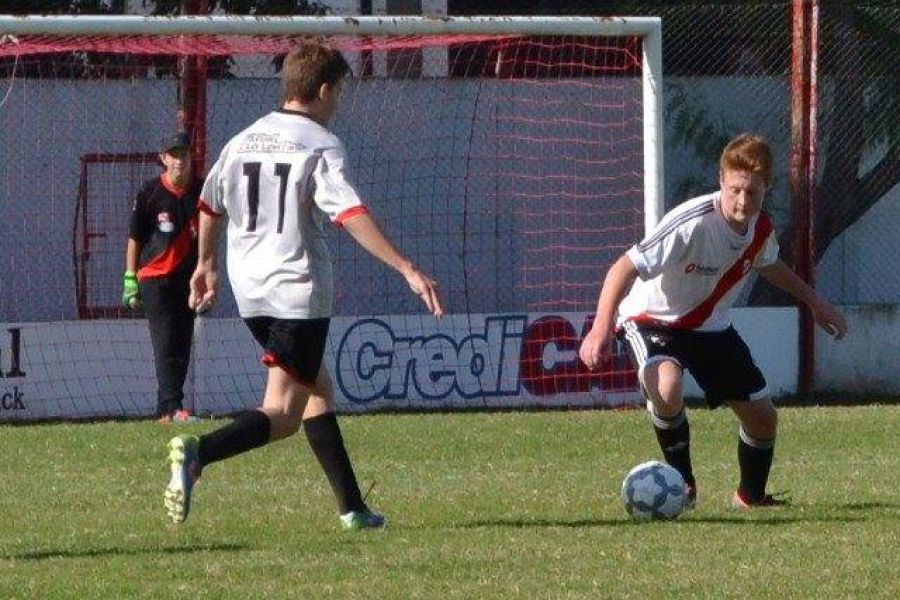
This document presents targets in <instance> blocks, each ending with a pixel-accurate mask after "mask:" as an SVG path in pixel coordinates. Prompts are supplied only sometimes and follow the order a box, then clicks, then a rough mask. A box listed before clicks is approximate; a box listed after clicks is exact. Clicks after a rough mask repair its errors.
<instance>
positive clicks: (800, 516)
mask: <svg viewBox="0 0 900 600" xmlns="http://www.w3.org/2000/svg"><path fill="white" fill-rule="evenodd" d="M823 507H824V506H823ZM827 508H830V509H835V510H839V511H841V510H843V511H848V512H855V513H858V512H860V511H868V510H877V509H885V508H887V509H891V508H900V506H898V505H897V504H893V503H884V502H859V503H852V504H839V505H833V506H827ZM866 520H868V517H866V516H863V515H859V514H848V515H840V514H825V515H822V514H819V515H811V514H804V513H802V512H801V513H797V512H795V511H792V510H791V509H784V510H780V509H765V510H757V511H754V512H740V513H739V512H736V513H734V516H720V515H710V516H703V515H702V514H700V515H698V514H696V513H694V514H691V515H685V517H684V518H682V519H679V520H678V522H679V523H685V524H690V523H704V524H705V523H713V524H722V525H747V524H749V525H791V524H794V523H857V522H860V521H866ZM641 524H643V523H642V522H636V521H632V520H630V519H626V518H624V517H623V518H621V519H525V518H519V519H516V518H508V519H485V520H478V521H471V522H468V523H462V524H459V525H457V526H456V527H459V528H462V529H471V528H476V527H515V528H525V527H620V526H623V525H625V526H629V527H631V526H635V525H641Z"/></svg>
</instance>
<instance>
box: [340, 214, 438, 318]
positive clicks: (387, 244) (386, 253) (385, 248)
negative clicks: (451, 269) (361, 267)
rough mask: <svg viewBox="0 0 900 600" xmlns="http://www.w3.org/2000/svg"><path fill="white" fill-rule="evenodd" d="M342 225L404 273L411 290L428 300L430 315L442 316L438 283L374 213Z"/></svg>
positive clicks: (386, 261)
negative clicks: (399, 245)
mask: <svg viewBox="0 0 900 600" xmlns="http://www.w3.org/2000/svg"><path fill="white" fill-rule="evenodd" d="M343 225H344V229H346V230H347V232H348V233H349V234H350V235H352V236H353V239H355V240H356V242H357V243H358V244H359V245H360V246H362V247H363V248H365V249H366V251H368V252H369V253H370V254H371V255H372V256H374V257H375V258H377V259H379V260H381V261H382V262H384V263H385V264H387V265H388V266H390V267H392V268H394V269H395V270H397V271H399V272H400V274H401V275H403V277H404V278H405V279H406V283H408V284H409V289H411V290H412V292H413V293H414V294H415V295H416V296H418V297H419V298H420V299H421V300H422V302H424V303H425V306H427V307H428V311H429V312H430V313H431V314H433V315H434V316H436V317H441V316H443V314H444V306H443V302H442V301H441V295H440V293H439V292H438V287H437V282H436V281H435V280H434V279H432V278H431V277H429V276H428V275H426V274H425V273H423V272H421V271H420V270H419V269H417V268H416V267H415V265H413V264H412V263H411V262H409V261H408V260H407V259H406V258H405V257H404V256H403V255H402V254H400V252H399V250H397V248H395V247H394V244H392V243H391V241H390V240H389V239H388V238H387V236H386V235H385V234H384V233H383V232H382V231H381V228H380V227H378V224H377V223H376V222H375V220H374V219H373V218H372V217H371V216H369V215H368V214H366V213H362V214H358V215H356V216H354V217H351V218H349V219H347V220H346V221H344V223H343Z"/></svg>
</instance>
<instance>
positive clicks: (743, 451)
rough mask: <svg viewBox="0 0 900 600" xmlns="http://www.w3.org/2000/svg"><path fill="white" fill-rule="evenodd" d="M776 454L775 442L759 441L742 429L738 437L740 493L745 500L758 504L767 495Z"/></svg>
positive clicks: (772, 440)
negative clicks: (770, 472) (770, 471)
mask: <svg viewBox="0 0 900 600" xmlns="http://www.w3.org/2000/svg"><path fill="white" fill-rule="evenodd" d="M774 454H775V440H774V438H773V439H771V440H757V439H755V438H752V437H750V435H749V434H748V433H747V432H746V431H744V428H743V427H741V430H740V435H739V437H738V465H739V466H740V469H741V485H740V487H739V488H738V493H740V494H741V497H743V498H744V499H745V500H749V501H750V502H758V501H760V500H762V499H763V498H764V497H765V495H766V483H767V482H768V481H769V470H770V469H771V468H772V457H773V455H774Z"/></svg>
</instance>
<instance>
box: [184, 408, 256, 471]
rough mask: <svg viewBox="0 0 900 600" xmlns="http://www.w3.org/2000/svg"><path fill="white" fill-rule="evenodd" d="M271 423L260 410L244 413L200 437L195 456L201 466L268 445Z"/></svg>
mask: <svg viewBox="0 0 900 600" xmlns="http://www.w3.org/2000/svg"><path fill="white" fill-rule="evenodd" d="M271 429H272V423H271V421H270V420H269V417H268V415H266V413H264V412H262V411H261V410H248V411H244V412H242V413H241V414H239V415H238V416H237V418H236V419H235V420H234V421H232V422H231V423H229V424H228V425H226V426H225V427H222V428H221V429H217V430H216V431H213V432H212V433H208V434H206V435H204V436H201V437H200V445H199V447H198V449H197V456H198V458H199V460H200V465H201V466H206V465H208V464H210V463H214V462H216V461H220V460H225V459H226V458H231V457H232V456H235V455H237V454H241V453H242V452H247V451H248V450H253V449H254V448H259V447H260V446H265V445H266V444H267V443H269V432H270V431H271Z"/></svg>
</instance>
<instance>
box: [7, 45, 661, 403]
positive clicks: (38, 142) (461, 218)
mask: <svg viewBox="0 0 900 600" xmlns="http://www.w3.org/2000/svg"><path fill="white" fill-rule="evenodd" d="M0 39H2V41H0V130H2V132H3V135H2V141H0V144H2V156H3V161H2V171H0V281H2V284H0V315H2V318H0V324H2V329H0V374H2V375H3V377H2V378H0V395H2V397H3V410H2V412H0V420H30V419H47V418H87V417H110V416H114V417H120V416H123V417H128V416H142V415H149V414H152V412H153V409H154V407H155V394H156V382H155V378H154V375H153V373H154V370H153V358H152V357H153V355H152V351H151V348H150V341H149V334H148V331H147V322H146V320H144V319H143V318H141V315H140V314H139V313H138V314H136V313H133V312H132V311H130V310H127V309H124V308H121V307H120V303H119V298H120V296H121V277H122V272H123V269H124V254H125V244H126V241H127V236H128V215H129V212H130V207H131V203H132V200H133V197H134V194H135V192H136V190H137V189H138V187H139V186H140V185H141V183H142V182H143V181H144V180H146V179H149V178H153V177H156V176H158V175H159V173H160V172H161V167H160V165H159V163H158V162H157V160H156V151H157V150H158V144H159V140H160V139H161V138H162V137H163V136H164V135H166V134H169V133H171V132H173V131H175V130H176V129H181V128H187V129H189V130H190V133H191V135H192V139H193V141H194V145H195V149H197V150H198V151H199V152H200V157H199V163H198V166H202V165H206V166H207V167H208V166H209V165H210V164H212V161H214V160H215V157H216V156H217V155H218V152H219V151H220V149H221V148H222V146H223V145H224V144H225V142H226V141H227V140H228V139H229V138H230V137H231V136H232V135H234V134H235V133H237V132H238V131H239V130H241V129H242V128H244V127H246V126H247V125H249V124H250V123H252V122H253V121H254V120H255V119H257V118H258V117H260V116H262V115H263V114H265V113H267V112H269V111H270V110H272V109H274V108H277V107H278V104H279V100H280V80H279V72H280V65H281V58H282V57H283V55H284V54H285V53H286V52H288V51H289V50H290V49H291V48H292V47H294V46H295V45H296V44H297V43H298V42H299V41H300V40H301V38H299V37H292V36H264V35H253V36H229V35H178V36H151V35H132V36H119V35H115V36H113V35H110V36H68V37H65V36H49V35H44V36H36V35H17V36H12V35H4V36H2V38H0ZM330 42H331V43H332V44H333V45H335V46H337V47H338V48H340V49H341V50H342V51H343V52H344V53H345V55H346V56H347V58H348V61H349V62H350V64H351V67H352V69H353V71H354V77H353V78H352V79H351V80H350V81H348V82H347V84H346V85H345V90H344V95H343V102H342V105H341V107H340V109H339V111H338V115H337V117H336V119H335V122H334V123H333V125H332V128H333V130H334V131H335V133H337V135H338V136H339V137H341V138H342V140H343V141H344V143H345V145H346V147H347V150H348V153H349V159H350V162H349V173H350V176H351V178H352V180H353V182H354V183H355V185H356V186H357V187H358V189H359V191H360V193H361V195H362V197H363V198H364V199H365V201H366V202H367V204H368V205H369V206H370V208H371V209H372V212H373V214H374V216H375V217H376V218H377V219H378V221H379V222H380V223H381V224H382V225H383V227H384V228H385V230H386V231H387V232H388V234H389V235H390V236H391V237H392V239H393V240H394V242H395V243H396V244H397V245H398V246H399V247H400V248H401V249H402V251H403V252H404V253H405V254H407V255H408V256H409V257H411V258H412V259H413V260H414V261H415V262H416V263H417V264H418V265H419V266H420V267H421V268H422V269H423V270H425V271H426V272H429V273H430V274H432V275H433V276H434V277H435V278H436V279H437V280H438V281H439V282H440V287H441V290H442V292H443V294H444V296H445V299H446V303H447V305H448V308H449V311H450V313H451V314H450V315H449V316H447V317H445V318H444V319H443V320H441V321H436V320H435V319H433V318H432V317H430V316H428V315H426V314H425V313H424V309H423V307H422V306H421V305H420V304H419V301H418V299H417V298H416V297H414V296H413V295H412V294H410V293H409V292H408V290H407V289H406V287H405V284H404V282H403V280H402V278H401V277H399V276H397V275H396V274H394V273H392V272H389V270H388V269H387V268H386V267H384V266H382V265H381V264H380V263H378V262H377V261H376V260H375V259H373V258H372V257H370V256H368V255H367V254H366V253H365V252H364V251H362V250H361V249H360V248H359V247H357V246H356V245H355V243H354V242H353V241H352V239H351V238H350V237H349V236H348V235H347V234H345V233H341V232H340V231H337V230H336V231H333V232H329V234H328V235H329V240H328V242H329V245H330V247H331V249H332V254H333V258H334V261H335V280H336V301H335V306H334V319H333V321H332V326H331V330H330V333H329V342H328V348H327V350H326V364H327V365H328V368H329V369H330V371H331V374H332V378H333V380H334V388H335V393H336V399H337V402H338V406H339V408H340V409H341V410H344V411H362V410H373V409H429V408H435V409H447V408H455V407H482V406H483V407H516V406H554V405H560V406H597V405H610V404H618V403H621V402H624V401H630V400H634V398H635V394H634V390H635V388H636V383H635V378H634V373H633V371H632V369H631V367H630V364H629V362H628V360H627V357H626V356H625V354H624V351H623V348H622V347H620V346H616V348H615V352H614V354H613V355H611V356H610V357H609V360H608V362H607V364H606V365H605V368H604V369H603V372H602V373H589V372H588V371H587V370H586V369H585V368H584V367H583V365H580V363H579V361H578V359H577V348H578V345H579V343H580V340H581V338H582V336H583V334H584V332H585V328H586V327H588V324H589V323H588V322H589V319H590V316H591V315H592V313H593V311H594V308H595V303H596V299H597V293H598V290H599V284H600V282H601V279H602V277H603V275H604V273H605V271H606V269H607V267H608V266H609V265H610V263H611V262H612V261H613V260H615V258H616V257H617V256H618V255H619V254H620V253H621V252H623V251H624V250H625V249H626V248H627V247H628V246H629V245H631V244H632V243H634V241H636V240H637V239H638V238H640V237H641V235H642V232H643V212H644V211H643V201H644V162H643V160H644V159H643V152H644V136H643V133H642V105H643V100H642V83H641V39H640V38H639V37H592V36H540V35H482V34H479V35H452V36H450V35H441V36H386V37H375V36H371V37H353V36H338V37H334V38H330ZM222 264H223V266H224V262H223V263H222ZM259 355H260V351H259V349H258V348H257V347H256V346H255V344H254V342H253V340H252V338H251V337H250V335H249V333H248V332H247V331H246V327H245V326H244V324H243V323H242V321H241V320H240V318H239V317H238V315H237V311H236V308H235V305H234V302H233V299H232V298H231V292H230V289H229V288H228V285H227V281H226V282H225V285H224V289H223V290H222V293H221V301H220V303H219V305H218V306H217V307H216V308H215V310H214V311H212V312H211V313H210V314H209V315H208V316H206V317H204V318H202V319H200V320H198V322H197V325H196V329H195V342H194V354H193V358H192V364H191V369H190V374H189V377H188V382H187V385H186V390H185V391H186V399H185V403H186V405H187V406H188V407H189V408H191V409H192V410H194V411H196V412H197V413H199V414H222V413H228V412H234V411H237V410H241V409H243V408H245V407H248V406H255V405H256V404H257V403H258V402H259V399H260V397H261V394H262V390H263V387H264V379H265V368H264V366H263V365H261V364H260V363H259Z"/></svg>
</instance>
